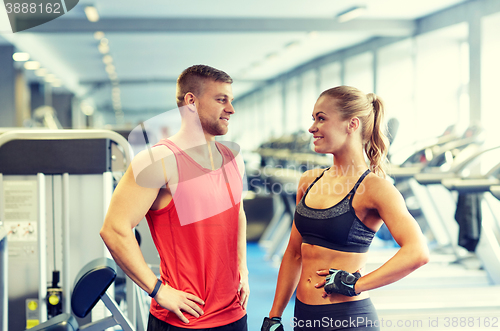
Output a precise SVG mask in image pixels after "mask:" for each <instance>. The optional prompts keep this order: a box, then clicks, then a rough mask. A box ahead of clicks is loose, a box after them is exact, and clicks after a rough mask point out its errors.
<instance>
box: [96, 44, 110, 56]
mask: <svg viewBox="0 0 500 331" xmlns="http://www.w3.org/2000/svg"><path fill="white" fill-rule="evenodd" d="M97 48H98V49H99V52H100V53H101V54H107V53H108V52H109V46H108V45H107V44H99V46H97Z"/></svg>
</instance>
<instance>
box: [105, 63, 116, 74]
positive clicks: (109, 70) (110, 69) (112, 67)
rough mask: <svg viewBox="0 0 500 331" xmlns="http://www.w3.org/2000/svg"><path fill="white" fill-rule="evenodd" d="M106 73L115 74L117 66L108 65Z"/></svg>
mask: <svg viewBox="0 0 500 331" xmlns="http://www.w3.org/2000/svg"><path fill="white" fill-rule="evenodd" d="M106 72H107V73H108V74H112V73H114V72H115V66H114V65H112V64H108V65H107V66H106Z"/></svg>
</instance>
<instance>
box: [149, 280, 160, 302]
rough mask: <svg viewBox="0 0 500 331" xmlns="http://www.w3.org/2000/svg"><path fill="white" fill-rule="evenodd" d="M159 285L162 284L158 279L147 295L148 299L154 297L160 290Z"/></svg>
mask: <svg viewBox="0 0 500 331" xmlns="http://www.w3.org/2000/svg"><path fill="white" fill-rule="evenodd" d="M161 284H162V282H161V280H159V279H158V280H157V281H156V285H155V289H154V290H153V292H151V294H150V295H149V296H150V297H152V298H154V297H155V296H156V293H158V290H159V289H160V286H161Z"/></svg>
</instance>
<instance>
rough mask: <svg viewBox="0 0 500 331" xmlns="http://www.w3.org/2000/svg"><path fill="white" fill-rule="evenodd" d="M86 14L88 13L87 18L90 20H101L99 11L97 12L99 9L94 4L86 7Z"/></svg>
mask: <svg viewBox="0 0 500 331" xmlns="http://www.w3.org/2000/svg"><path fill="white" fill-rule="evenodd" d="M85 15H87V19H88V20H89V21H90V22H97V21H99V13H98V12H97V9H96V8H95V7H94V6H87V7H85Z"/></svg>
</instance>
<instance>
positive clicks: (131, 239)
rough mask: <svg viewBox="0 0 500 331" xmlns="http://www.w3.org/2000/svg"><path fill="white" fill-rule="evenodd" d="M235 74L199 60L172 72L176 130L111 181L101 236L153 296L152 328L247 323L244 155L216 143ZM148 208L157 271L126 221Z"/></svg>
mask: <svg viewBox="0 0 500 331" xmlns="http://www.w3.org/2000/svg"><path fill="white" fill-rule="evenodd" d="M231 83H232V79H231V77H229V76H228V75H227V74H226V73H224V72H222V71H220V70H217V69H214V68H212V67H208V66H204V65H196V66H192V67H189V68H187V69H186V70H184V72H183V73H182V74H181V75H180V76H179V78H178V80H177V104H178V106H179V110H180V112H181V118H182V123H181V128H180V130H179V132H177V133H176V134H174V135H173V136H172V137H170V138H168V139H163V140H161V141H160V142H158V144H156V145H155V146H154V147H153V148H150V149H149V150H145V151H143V152H140V153H138V154H137V156H136V157H135V158H134V160H133V161H132V165H131V167H129V169H128V170H127V172H126V173H125V175H124V176H123V177H122V179H121V180H120V182H119V184H118V185H117V187H116V189H115V192H114V194H113V197H112V199H111V202H110V206H109V209H108V212H107V215H106V218H105V220H104V225H103V227H102V229H101V232H100V234H101V237H102V238H103V240H104V242H105V244H106V246H107V247H108V249H109V251H110V253H111V255H112V256H113V258H114V259H115V261H116V262H117V263H118V265H119V266H120V267H121V268H122V269H123V270H124V272H125V273H126V274H127V275H128V276H129V277H130V278H131V279H132V280H133V281H134V282H136V283H137V285H139V286H140V287H141V288H142V289H143V290H144V291H146V292H147V293H149V295H150V296H151V297H152V298H153V299H152V300H151V307H150V316H149V322H148V330H168V331H171V330H185V329H197V330H200V329H201V330H218V331H226V330H227V331H233V330H234V331H246V330H247V323H246V305H247V301H248V295H249V293H250V291H249V286H248V269H247V263H246V217H245V213H244V211H243V204H242V190H243V178H244V164H243V160H242V158H241V155H240V154H238V153H237V152H236V151H233V150H232V149H230V148H228V147H227V146H225V145H223V144H220V143H216V142H215V139H214V138H215V136H219V135H224V134H226V133H227V131H228V125H229V119H230V117H231V115H233V114H234V108H233V106H232V104H231V102H232V100H233V95H232V89H231ZM144 216H146V218H147V221H148V225H149V227H150V230H151V235H152V238H153V241H154V243H155V245H156V248H157V250H158V253H159V255H160V260H161V265H160V272H161V275H160V279H158V278H157V276H156V275H155V274H154V272H153V271H152V270H151V269H150V268H149V267H148V265H147V264H146V262H145V261H144V257H143V256H142V253H141V250H140V248H139V246H138V244H137V241H136V239H135V236H134V234H133V231H132V229H133V228H134V227H135V226H137V224H138V223H139V222H140V220H141V219H142V218H143V217H144Z"/></svg>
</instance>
